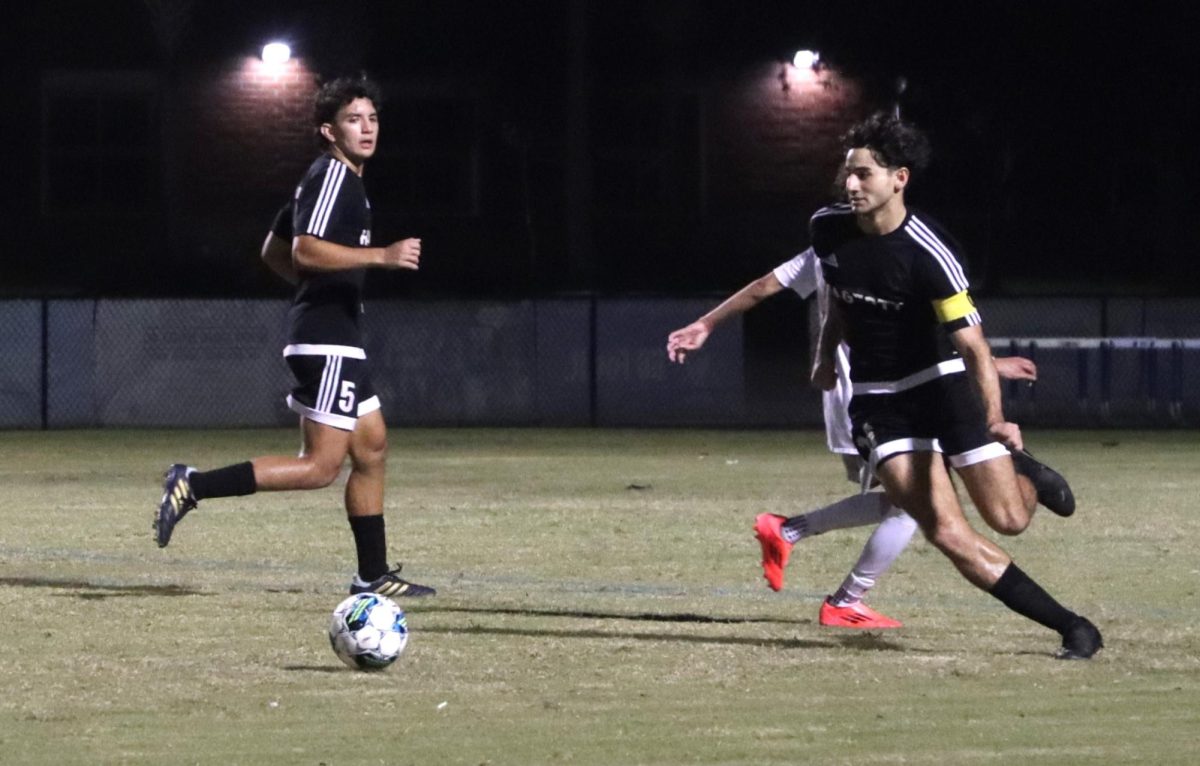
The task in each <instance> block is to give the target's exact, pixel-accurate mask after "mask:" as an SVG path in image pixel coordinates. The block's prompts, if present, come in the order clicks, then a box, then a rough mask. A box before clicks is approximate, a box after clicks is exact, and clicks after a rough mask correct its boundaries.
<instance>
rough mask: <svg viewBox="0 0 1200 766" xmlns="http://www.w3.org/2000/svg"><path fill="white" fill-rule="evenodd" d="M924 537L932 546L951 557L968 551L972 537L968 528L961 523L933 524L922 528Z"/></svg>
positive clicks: (956, 556)
mask: <svg viewBox="0 0 1200 766" xmlns="http://www.w3.org/2000/svg"><path fill="white" fill-rule="evenodd" d="M924 532H925V538H926V539H927V540H929V543H930V544H931V545H933V547H935V548H937V549H938V550H939V551H941V552H942V553H944V554H946V555H947V556H950V557H951V558H958V557H960V556H962V555H965V554H967V553H969V551H970V548H971V544H972V542H973V541H972V539H971V534H970V530H969V529H968V528H966V527H965V525H962V524H943V523H938V524H934V525H933V526H931V527H928V528H924Z"/></svg>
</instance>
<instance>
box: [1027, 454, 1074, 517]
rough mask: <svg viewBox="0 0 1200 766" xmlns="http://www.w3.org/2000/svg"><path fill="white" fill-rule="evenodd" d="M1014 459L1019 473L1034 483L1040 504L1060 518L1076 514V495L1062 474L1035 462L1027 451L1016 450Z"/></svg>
mask: <svg viewBox="0 0 1200 766" xmlns="http://www.w3.org/2000/svg"><path fill="white" fill-rule="evenodd" d="M1012 459H1013V467H1014V468H1016V470H1017V473H1018V474H1020V475H1021V476H1024V477H1025V478H1027V479H1029V480H1030V481H1031V482H1033V488H1034V489H1035V490H1037V500H1038V502H1039V503H1041V504H1042V505H1044V506H1046V507H1047V508H1049V509H1050V510H1051V511H1053V512H1054V513H1057V514H1058V515H1059V516H1063V517H1066V516H1070V515H1071V514H1072V513H1075V493H1073V492H1072V491H1071V485H1070V484H1068V483H1067V480H1066V479H1064V478H1063V477H1062V474H1060V473H1059V472H1058V471H1056V470H1054V469H1053V468H1051V467H1050V466H1048V465H1045V464H1043V463H1039V462H1038V461H1037V460H1034V458H1033V455H1031V454H1029V452H1028V451H1027V450H1016V451H1015V452H1013V453H1012Z"/></svg>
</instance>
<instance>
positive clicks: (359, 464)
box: [350, 436, 388, 470]
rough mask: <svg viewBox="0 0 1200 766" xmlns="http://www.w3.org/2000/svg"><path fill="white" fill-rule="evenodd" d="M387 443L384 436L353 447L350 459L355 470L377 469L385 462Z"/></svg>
mask: <svg viewBox="0 0 1200 766" xmlns="http://www.w3.org/2000/svg"><path fill="white" fill-rule="evenodd" d="M387 453H388V442H387V437H386V436H381V437H379V438H377V439H370V440H367V441H364V442H361V443H358V444H355V445H354V448H353V449H351V450H350V459H351V460H352V461H353V463H354V468H355V469H357V470H369V469H373V468H378V467H380V466H382V465H383V464H384V463H386V462H387Z"/></svg>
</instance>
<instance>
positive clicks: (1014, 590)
mask: <svg viewBox="0 0 1200 766" xmlns="http://www.w3.org/2000/svg"><path fill="white" fill-rule="evenodd" d="M988 592H989V593H991V594H992V595H993V596H995V597H996V598H997V599H999V600H1000V602H1001V603H1003V604H1004V605H1005V606H1007V607H1008V608H1009V609H1011V610H1013V611H1014V612H1016V613H1017V614H1020V615H1023V616H1025V617H1028V618H1029V619H1031V620H1033V621H1034V622H1037V623H1041V624H1042V625H1045V626H1046V627H1047V628H1050V629H1051V630H1055V631H1058V632H1059V633H1064V632H1066V631H1067V630H1068V629H1069V628H1070V627H1071V625H1072V624H1073V623H1074V621H1075V620H1076V619H1077V618H1078V615H1076V614H1075V613H1074V612H1072V611H1071V610H1069V609H1067V608H1065V607H1064V606H1063V605H1062V604H1060V603H1058V602H1057V601H1055V600H1054V597H1053V596H1051V595H1050V594H1049V593H1047V592H1046V591H1045V590H1043V589H1042V586H1040V585H1038V584H1037V583H1036V582H1034V581H1033V578H1031V577H1030V576H1029V575H1027V574H1025V573H1024V572H1023V571H1021V568H1020V567H1018V566H1017V565H1016V564H1013V563H1010V564H1009V565H1008V568H1007V569H1005V570H1004V572H1003V574H1001V575H1000V579H999V580H997V581H996V584H995V585H993V586H992V587H991V589H990V590H989V591H988Z"/></svg>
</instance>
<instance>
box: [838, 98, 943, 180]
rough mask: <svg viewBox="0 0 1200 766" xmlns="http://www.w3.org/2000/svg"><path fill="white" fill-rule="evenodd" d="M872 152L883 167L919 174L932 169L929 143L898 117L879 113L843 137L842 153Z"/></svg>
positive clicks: (854, 127)
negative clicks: (905, 169)
mask: <svg viewBox="0 0 1200 766" xmlns="http://www.w3.org/2000/svg"><path fill="white" fill-rule="evenodd" d="M851 149H870V150H871V156H872V157H874V158H875V161H876V162H878V163H879V164H880V165H882V166H884V167H886V168H891V169H893V170H894V169H896V168H908V169H909V171H910V172H912V173H913V174H916V173H917V172H918V171H921V170H924V169H925V168H926V167H927V166H928V165H929V155H930V154H931V149H930V147H929V139H928V138H926V136H925V134H924V133H923V132H921V130H920V129H919V128H918V127H917V126H916V125H913V124H912V123H910V122H905V121H904V120H902V119H900V118H899V117H897V116H896V115H894V114H889V113H887V112H876V113H875V114H873V115H871V116H870V117H868V118H867V119H865V120H863V121H862V122H860V123H858V124H856V125H854V126H853V127H851V128H850V130H848V131H846V133H845V134H844V135H843V136H842V150H843V151H850V150H851Z"/></svg>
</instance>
